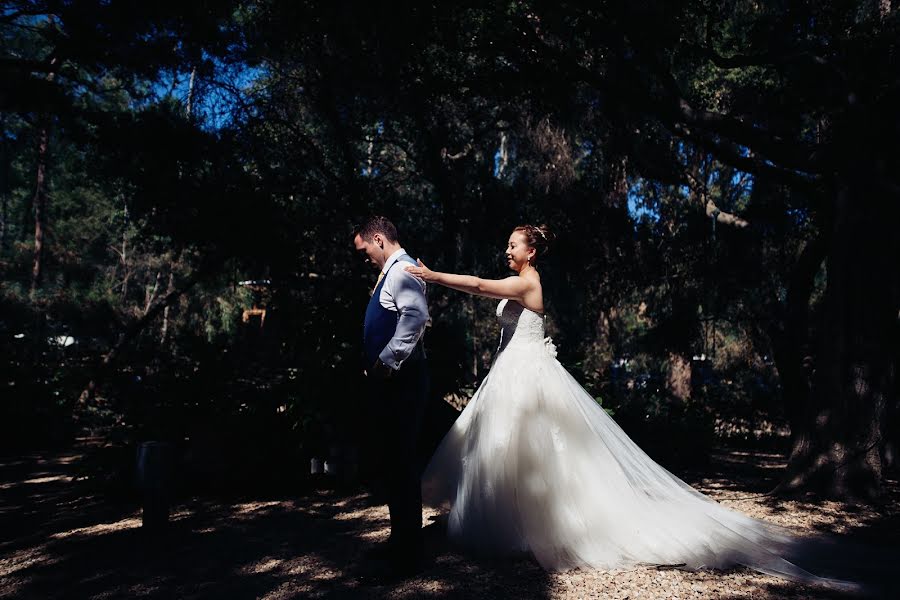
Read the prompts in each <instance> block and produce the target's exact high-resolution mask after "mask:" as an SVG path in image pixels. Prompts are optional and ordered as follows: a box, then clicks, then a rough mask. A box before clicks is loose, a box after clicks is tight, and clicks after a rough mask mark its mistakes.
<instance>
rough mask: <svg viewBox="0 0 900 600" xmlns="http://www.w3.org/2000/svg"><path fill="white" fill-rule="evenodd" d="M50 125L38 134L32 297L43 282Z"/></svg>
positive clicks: (42, 127) (43, 126) (44, 125)
mask: <svg viewBox="0 0 900 600" xmlns="http://www.w3.org/2000/svg"><path fill="white" fill-rule="evenodd" d="M49 144H50V130H49V125H47V123H46V122H45V123H44V124H43V125H42V126H41V131H40V134H39V135H38V160H37V176H36V178H35V189H34V253H33V258H32V262H31V297H32V299H33V298H34V295H35V293H36V292H37V289H38V286H39V285H40V282H41V276H42V275H43V267H44V233H45V231H46V228H47V148H48V146H49Z"/></svg>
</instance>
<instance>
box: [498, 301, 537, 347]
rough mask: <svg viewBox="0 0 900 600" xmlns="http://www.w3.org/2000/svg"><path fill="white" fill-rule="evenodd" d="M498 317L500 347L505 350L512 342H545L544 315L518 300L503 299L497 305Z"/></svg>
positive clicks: (515, 343) (517, 343)
mask: <svg viewBox="0 0 900 600" xmlns="http://www.w3.org/2000/svg"><path fill="white" fill-rule="evenodd" d="M497 318H498V319H499V321H500V347H499V348H498V351H500V350H503V349H504V348H506V347H507V346H509V345H510V344H514V345H517V346H518V345H520V344H534V343H539V344H543V343H544V316H543V315H539V314H538V313H536V312H534V311H532V310H529V309H527V308H525V307H524V306H522V305H521V304H519V303H518V302H510V301H509V300H501V301H500V304H498V305H497Z"/></svg>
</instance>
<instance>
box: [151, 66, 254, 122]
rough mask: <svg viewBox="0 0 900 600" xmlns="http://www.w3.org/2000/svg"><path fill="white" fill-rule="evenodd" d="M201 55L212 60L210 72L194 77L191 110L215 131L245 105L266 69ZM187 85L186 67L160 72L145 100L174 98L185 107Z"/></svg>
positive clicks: (189, 76) (188, 85)
mask: <svg viewBox="0 0 900 600" xmlns="http://www.w3.org/2000/svg"><path fill="white" fill-rule="evenodd" d="M204 59H206V60H210V61H211V62H212V63H213V75H212V77H210V78H209V79H205V80H204V81H199V80H195V81H194V91H195V96H194V99H193V106H192V111H191V112H192V113H193V115H194V117H195V118H197V119H198V120H199V122H200V124H201V126H202V127H203V128H205V129H208V130H212V131H217V130H219V129H222V128H223V127H227V126H228V125H230V124H232V123H234V122H235V121H236V120H237V118H238V115H239V113H240V111H242V110H244V108H245V107H246V105H247V103H246V102H245V100H246V99H247V98H248V97H249V96H250V95H252V94H253V92H254V88H255V87H256V86H257V84H258V83H259V82H260V81H262V80H263V79H264V77H265V75H266V69H265V68H264V67H262V66H250V65H246V64H242V63H236V64H227V63H224V62H222V61H221V60H219V59H217V58H215V57H210V56H208V55H206V56H204ZM190 86H191V73H190V71H189V70H188V71H179V72H175V73H173V72H171V71H169V72H166V73H160V77H159V79H158V80H157V81H156V82H155V83H154V84H153V88H152V93H151V98H149V99H148V100H149V101H150V102H161V101H163V100H165V99H167V98H175V99H176V100H178V101H179V102H181V103H182V104H183V105H185V107H186V106H187V101H188V96H190V93H191V90H190Z"/></svg>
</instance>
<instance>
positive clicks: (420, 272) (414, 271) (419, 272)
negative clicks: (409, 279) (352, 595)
mask: <svg viewBox="0 0 900 600" xmlns="http://www.w3.org/2000/svg"><path fill="white" fill-rule="evenodd" d="M418 263H419V264H418V265H416V266H413V265H409V266H407V267H406V271H407V273H410V274H411V275H414V276H415V277H418V278H419V279H421V280H422V281H424V282H426V283H427V282H429V281H431V280H432V279H433V277H432V276H433V275H434V271H432V270H431V269H429V268H428V267H426V266H425V263H423V262H422V259H418Z"/></svg>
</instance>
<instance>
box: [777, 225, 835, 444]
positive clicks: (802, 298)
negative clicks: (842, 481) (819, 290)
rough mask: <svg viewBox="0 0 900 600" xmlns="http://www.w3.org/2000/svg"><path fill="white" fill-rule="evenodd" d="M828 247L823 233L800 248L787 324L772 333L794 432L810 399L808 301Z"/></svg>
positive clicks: (791, 283) (800, 425)
mask: <svg viewBox="0 0 900 600" xmlns="http://www.w3.org/2000/svg"><path fill="white" fill-rule="evenodd" d="M827 250H828V243H827V240H826V238H825V237H824V236H820V237H817V238H815V239H813V240H810V241H809V242H807V244H806V245H805V246H804V247H803V249H802V250H801V251H800V256H799V257H798V258H797V263H796V264H795V265H794V268H793V271H792V273H791V278H790V281H789V282H788V290H787V302H786V304H787V306H786V310H785V313H784V326H783V328H782V329H780V330H778V331H774V332H773V333H772V341H773V344H772V345H773V350H774V355H775V365H776V366H777V368H778V376H779V378H780V379H781V388H782V390H783V392H782V393H783V397H784V402H785V406H786V408H787V411H786V412H787V417H788V422H789V423H790V426H791V432H792V433H793V434H794V435H796V434H797V433H799V432H800V431H802V430H803V419H804V418H805V415H806V411H807V408H808V404H809V401H810V397H809V394H810V385H811V377H810V375H811V372H810V371H811V370H810V356H811V349H810V347H809V309H810V307H809V302H810V298H811V297H812V292H813V287H814V286H815V281H816V274H817V273H818V272H819V269H820V268H821V266H822V262H823V261H824V260H825V253H826V252H827Z"/></svg>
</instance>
